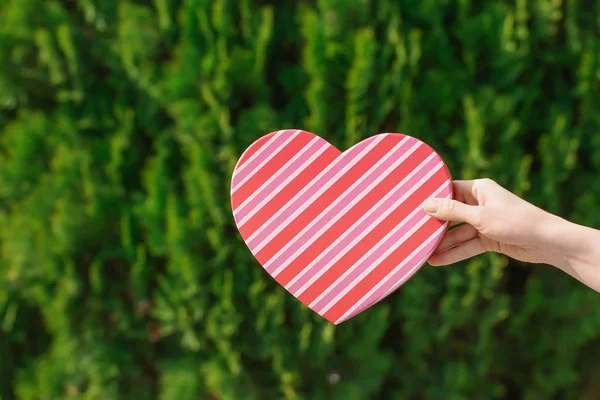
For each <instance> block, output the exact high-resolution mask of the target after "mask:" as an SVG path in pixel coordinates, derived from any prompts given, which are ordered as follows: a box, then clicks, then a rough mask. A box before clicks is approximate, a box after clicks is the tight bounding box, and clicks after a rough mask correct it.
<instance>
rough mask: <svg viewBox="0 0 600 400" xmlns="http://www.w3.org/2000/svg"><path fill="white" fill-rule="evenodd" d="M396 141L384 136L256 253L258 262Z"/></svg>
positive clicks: (282, 243) (306, 221)
mask: <svg viewBox="0 0 600 400" xmlns="http://www.w3.org/2000/svg"><path fill="white" fill-rule="evenodd" d="M396 143H397V139H396V138H394V137H393V136H386V137H385V138H383V140H382V141H381V142H379V143H378V144H377V145H376V146H375V147H374V148H373V149H371V151H370V152H369V153H368V154H367V155H365V156H364V157H363V158H362V159H361V160H360V161H358V162H357V163H356V164H355V165H354V166H353V167H352V168H350V170H348V171H347V172H346V173H345V174H344V175H343V176H342V177H340V179H338V181H337V182H335V183H334V184H333V185H331V186H330V187H329V188H328V189H327V190H325V192H324V193H323V194H322V195H321V196H319V198H317V199H316V200H315V201H314V202H313V203H312V204H311V205H310V206H309V207H307V208H306V209H305V210H304V211H302V212H301V213H300V215H298V216H297V217H296V219H295V220H294V222H293V223H292V224H290V225H289V226H287V227H285V228H284V229H283V230H282V231H281V232H280V233H279V234H278V235H277V236H276V237H275V238H273V240H271V242H270V243H269V244H267V245H266V246H265V247H263V248H262V249H261V250H260V251H259V252H258V253H257V254H255V257H256V259H257V260H258V262H260V263H261V264H263V265H264V264H265V263H266V262H267V261H268V260H269V259H270V258H271V257H273V256H274V255H275V254H276V253H277V252H278V251H279V250H280V249H281V248H283V247H284V246H285V245H286V244H287V243H288V242H289V241H291V240H292V239H293V238H294V237H295V236H296V235H297V234H298V233H299V232H300V231H302V230H303V229H304V228H305V227H306V226H307V225H308V224H310V223H311V222H312V221H313V220H314V219H315V218H316V217H317V216H318V215H319V214H320V213H321V212H322V211H323V210H325V209H326V208H327V207H328V206H329V205H330V204H331V203H333V202H334V201H335V200H336V199H337V198H338V197H339V196H340V194H341V193H343V192H345V191H346V189H348V188H349V187H350V186H352V184H353V183H354V182H356V181H357V180H358V179H360V177H362V176H363V175H364V174H365V173H366V172H367V171H368V170H369V169H370V168H371V167H372V166H373V164H374V160H375V161H377V160H379V159H380V158H381V157H383V156H384V155H385V154H386V153H387V152H388V151H389V150H390V149H391V148H392V147H393V146H394V145H395V144H396Z"/></svg>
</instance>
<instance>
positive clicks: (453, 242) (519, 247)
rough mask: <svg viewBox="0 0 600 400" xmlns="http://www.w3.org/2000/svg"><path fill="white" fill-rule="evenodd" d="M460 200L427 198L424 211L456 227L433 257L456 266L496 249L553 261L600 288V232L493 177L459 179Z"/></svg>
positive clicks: (529, 258)
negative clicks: (539, 204) (546, 208)
mask: <svg viewBox="0 0 600 400" xmlns="http://www.w3.org/2000/svg"><path fill="white" fill-rule="evenodd" d="M454 192H455V200H452V199H445V198H444V199H427V200H426V201H425V202H424V203H423V208H424V210H425V212H427V213H428V214H429V215H431V216H433V217H435V218H438V219H440V220H444V221H451V225H456V224H459V223H464V224H461V225H460V226H458V227H456V228H453V229H450V230H449V231H448V233H447V234H446V236H445V237H444V239H442V242H441V243H440V245H439V246H438V248H437V249H436V251H435V252H434V253H433V254H432V256H431V257H430V258H429V264H431V265H433V266H439V265H447V264H452V263H455V262H457V261H461V260H464V259H467V258H469V257H473V256H475V255H478V254H481V253H484V252H487V251H495V252H497V253H502V254H505V255H507V256H509V257H512V258H515V259H517V260H521V261H526V262H532V263H544V264H550V265H553V266H555V267H557V268H559V269H561V270H563V271H564V272H566V273H568V274H570V275H571V276H573V277H575V278H576V279H578V280H580V281H581V282H583V283H585V284H586V285H588V286H589V287H591V288H593V289H595V290H596V291H599V292H600V264H599V262H598V260H600V246H599V244H600V231H598V230H595V229H592V228H588V227H585V226H581V225H577V224H574V223H572V222H569V221H567V220H565V219H562V218H560V217H558V216H555V215H553V214H550V213H548V212H546V211H544V210H542V209H540V208H538V207H536V206H534V205H533V204H530V203H528V202H526V201H525V200H523V199H521V198H519V197H518V196H516V195H514V194H513V193H511V192H509V191H508V190H506V189H504V188H503V187H502V186H500V185H498V184H497V183H496V182H494V181H492V180H491V179H477V180H472V181H454Z"/></svg>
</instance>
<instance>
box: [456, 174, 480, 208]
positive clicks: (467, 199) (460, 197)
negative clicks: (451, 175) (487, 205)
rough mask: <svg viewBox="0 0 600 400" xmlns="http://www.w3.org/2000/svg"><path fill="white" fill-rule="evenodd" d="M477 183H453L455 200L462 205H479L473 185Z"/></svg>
mask: <svg viewBox="0 0 600 400" xmlns="http://www.w3.org/2000/svg"><path fill="white" fill-rule="evenodd" d="M474 183H475V181H473V180H471V181H453V184H454V198H455V199H456V200H457V201H460V202H461V203H467V204H470V205H477V198H476V197H475V195H474V194H473V184H474Z"/></svg>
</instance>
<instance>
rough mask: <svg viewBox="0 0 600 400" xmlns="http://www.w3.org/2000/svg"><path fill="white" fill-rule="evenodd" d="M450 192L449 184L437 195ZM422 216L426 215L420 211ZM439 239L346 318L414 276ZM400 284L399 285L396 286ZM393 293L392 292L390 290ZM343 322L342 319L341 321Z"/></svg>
mask: <svg viewBox="0 0 600 400" xmlns="http://www.w3.org/2000/svg"><path fill="white" fill-rule="evenodd" d="M449 194H450V186H447V187H446V188H445V189H444V191H443V192H442V193H441V194H440V195H439V196H437V197H447V196H448V195H449ZM419 214H420V217H422V216H423V215H424V213H423V214H421V213H419ZM438 244H439V241H436V240H433V241H432V242H431V243H429V244H428V245H427V246H425V247H424V248H423V249H422V250H421V251H419V252H418V253H417V254H415V255H414V256H413V257H412V259H411V260H423V261H422V262H421V263H420V264H412V263H411V262H410V261H409V262H408V263H406V265H405V266H404V267H402V268H400V269H399V270H397V271H396V272H395V273H393V275H392V276H391V277H390V278H389V279H388V280H387V282H385V283H384V284H383V285H381V287H379V288H378V289H377V290H375V291H374V292H373V293H371V295H370V296H369V297H367V298H366V299H364V300H362V301H360V305H359V306H358V307H357V308H356V310H354V311H353V312H352V314H350V315H349V316H348V317H347V318H345V319H344V320H347V319H349V318H352V317H353V316H354V315H357V314H359V313H360V312H362V311H364V310H366V309H367V308H369V307H371V306H372V305H374V304H375V303H377V302H379V301H381V300H383V299H384V298H385V294H386V293H387V292H388V291H389V290H392V289H393V290H396V289H398V287H400V286H401V285H402V283H404V282H406V281H407V280H408V279H409V278H410V277H411V276H413V275H414V274H415V273H417V271H419V269H420V268H421V267H422V266H423V265H424V264H425V262H426V261H427V259H428V258H429V256H430V255H431V253H433V251H434V250H435V248H436V247H437V245H438ZM394 286H398V287H394ZM390 293H392V292H390ZM340 322H341V321H340Z"/></svg>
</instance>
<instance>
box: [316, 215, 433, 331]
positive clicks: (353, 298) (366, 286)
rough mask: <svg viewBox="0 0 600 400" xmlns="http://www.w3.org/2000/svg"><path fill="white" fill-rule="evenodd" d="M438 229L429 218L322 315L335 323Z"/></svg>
mask: <svg viewBox="0 0 600 400" xmlns="http://www.w3.org/2000/svg"><path fill="white" fill-rule="evenodd" d="M439 227H440V223H439V221H438V220H436V219H434V218H430V219H429V220H428V221H427V222H426V223H425V224H424V225H423V226H422V227H421V228H420V229H419V230H417V232H415V233H414V234H413V235H411V236H410V237H409V238H408V239H407V240H406V242H404V243H403V244H402V245H400V247H398V249H396V250H395V251H394V252H393V253H392V254H390V256H389V257H388V258H386V259H385V260H384V261H383V262H382V263H381V264H379V265H378V266H377V267H376V268H375V269H374V270H373V271H371V272H370V273H369V274H368V275H367V276H365V277H364V279H363V280H362V281H361V282H360V283H359V284H358V285H356V286H355V287H354V288H352V290H350V291H349V292H348V293H346V295H345V296H344V297H342V298H341V299H340V300H339V301H338V303H337V304H336V305H334V306H333V307H331V308H330V309H329V310H328V311H327V312H326V313H325V315H324V317H325V318H326V319H328V320H329V321H331V322H335V321H337V320H338V319H339V318H340V317H341V316H342V315H344V313H345V312H346V311H348V310H349V309H350V308H351V307H352V306H354V304H356V302H358V301H359V300H360V299H361V298H362V297H363V296H364V295H365V294H366V293H367V292H368V291H369V290H371V289H372V288H373V286H375V285H377V283H379V282H380V281H381V280H382V279H383V278H385V276H386V275H387V274H388V273H389V272H390V271H392V270H393V269H394V268H395V267H397V266H398V264H399V263H400V262H401V261H402V260H404V259H405V258H406V257H407V256H408V255H410V253H412V252H413V251H414V249H416V248H417V247H418V246H419V245H420V244H421V243H423V242H424V241H425V240H427V238H429V237H430V236H431V235H432V234H433V233H435V231H436V230H437V229H438V228H439Z"/></svg>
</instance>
